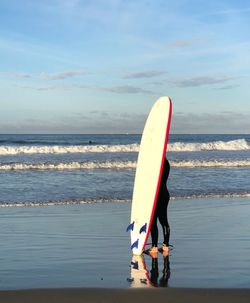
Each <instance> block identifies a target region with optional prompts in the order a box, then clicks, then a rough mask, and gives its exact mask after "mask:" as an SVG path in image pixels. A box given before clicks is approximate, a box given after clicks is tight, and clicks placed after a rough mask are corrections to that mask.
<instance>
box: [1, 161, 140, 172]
mask: <svg viewBox="0 0 250 303" xmlns="http://www.w3.org/2000/svg"><path fill="white" fill-rule="evenodd" d="M134 168H136V162H133V161H113V162H111V161H105V162H94V161H93V162H92V161H90V162H69V163H10V164H1V165H0V170H30V169H31V170H49V169H52V170H53V169H54V170H75V169H134Z"/></svg>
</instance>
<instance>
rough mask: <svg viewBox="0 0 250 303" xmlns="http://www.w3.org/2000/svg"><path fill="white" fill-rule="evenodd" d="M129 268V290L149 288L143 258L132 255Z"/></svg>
mask: <svg viewBox="0 0 250 303" xmlns="http://www.w3.org/2000/svg"><path fill="white" fill-rule="evenodd" d="M130 266H131V279H130V287H131V288H143V287H150V279H149V274H148V270H147V266H146V263H145V260H144V258H143V256H136V255H133V257H132V261H131V263H130Z"/></svg>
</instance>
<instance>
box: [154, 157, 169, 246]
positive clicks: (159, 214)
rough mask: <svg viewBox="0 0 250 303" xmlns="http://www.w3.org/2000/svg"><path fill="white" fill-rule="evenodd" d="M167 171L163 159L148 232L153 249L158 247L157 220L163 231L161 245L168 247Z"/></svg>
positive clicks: (167, 166) (167, 167)
mask: <svg viewBox="0 0 250 303" xmlns="http://www.w3.org/2000/svg"><path fill="white" fill-rule="evenodd" d="M169 171H170V165H169V162H168V160H167V159H165V162H164V167H163V172H162V178H161V185H160V189H159V194H158V199H157V204H156V208H155V214H154V217H153V221H152V225H151V231H150V232H151V237H152V246H155V247H157V246H158V227H157V218H158V219H159V221H160V223H161V226H162V229H163V237H164V241H163V244H165V245H166V246H169V237H170V228H169V224H168V217H167V207H168V202H169V198H170V196H169V192H168V189H167V185H166V183H167V179H168V175H169Z"/></svg>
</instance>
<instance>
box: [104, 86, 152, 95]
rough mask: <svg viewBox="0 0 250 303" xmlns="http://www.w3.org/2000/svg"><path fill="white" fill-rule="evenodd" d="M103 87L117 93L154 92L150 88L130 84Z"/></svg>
mask: <svg viewBox="0 0 250 303" xmlns="http://www.w3.org/2000/svg"><path fill="white" fill-rule="evenodd" d="M101 89H102V90H104V91H107V92H110V93H115V94H150V95H152V94H153V92H152V91H150V90H147V89H143V88H140V87H135V86H130V85H123V86H114V87H105V88H101Z"/></svg>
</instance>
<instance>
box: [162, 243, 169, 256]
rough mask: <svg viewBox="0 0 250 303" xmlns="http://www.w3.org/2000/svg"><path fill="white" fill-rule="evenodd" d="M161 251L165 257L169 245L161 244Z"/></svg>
mask: <svg viewBox="0 0 250 303" xmlns="http://www.w3.org/2000/svg"><path fill="white" fill-rule="evenodd" d="M161 252H162V255H163V257H167V256H168V254H169V247H168V246H167V245H166V244H163V245H162V248H161Z"/></svg>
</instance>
